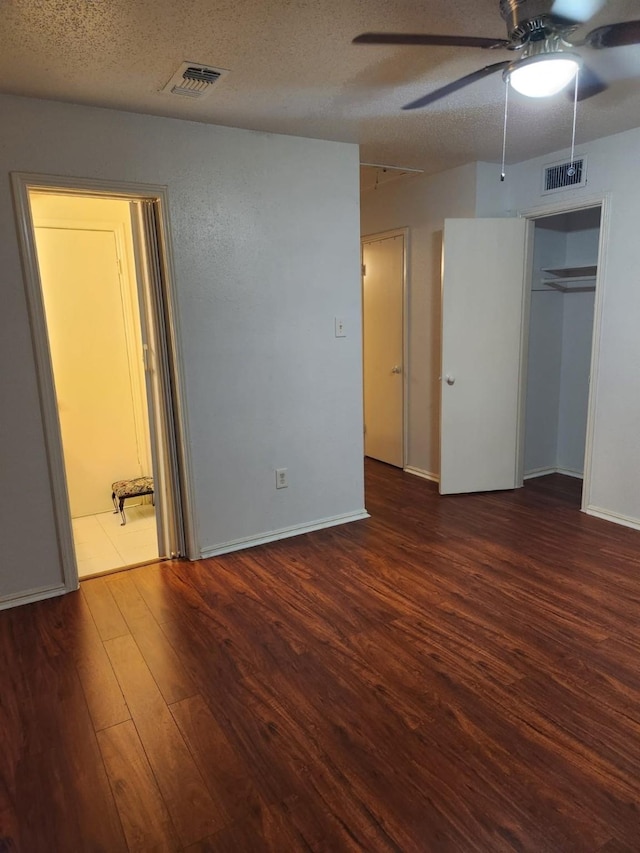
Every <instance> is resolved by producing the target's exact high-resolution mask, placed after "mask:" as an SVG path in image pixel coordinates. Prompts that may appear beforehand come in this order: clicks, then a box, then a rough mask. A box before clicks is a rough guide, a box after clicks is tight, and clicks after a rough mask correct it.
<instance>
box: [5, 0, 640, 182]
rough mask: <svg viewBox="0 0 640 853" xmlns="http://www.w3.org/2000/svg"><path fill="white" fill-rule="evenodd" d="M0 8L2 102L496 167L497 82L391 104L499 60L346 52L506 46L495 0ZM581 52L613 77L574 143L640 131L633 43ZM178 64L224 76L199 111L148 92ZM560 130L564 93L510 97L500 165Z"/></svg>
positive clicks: (603, 14) (618, 16) (619, 0)
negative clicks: (379, 39)
mask: <svg viewBox="0 0 640 853" xmlns="http://www.w3.org/2000/svg"><path fill="white" fill-rule="evenodd" d="M639 6H640V4H639V3H638V0H609V2H607V3H606V4H605V6H604V8H603V9H602V10H601V11H600V12H599V13H598V14H597V16H596V17H595V18H594V19H593V20H592V22H591V23H590V25H589V27H588V29H590V28H591V27H593V26H596V25H601V24H605V23H609V22H613V21H618V20H629V19H634V18H638V17H640V14H639V13H640V9H639ZM0 11H1V13H2V18H1V19H0V28H1V32H2V51H1V52H0V91H3V92H9V93H13V94H19V95H27V96H32V97H41V98H53V99H57V100H64V101H71V102H74V103H81V104H95V105H98V106H105V107H115V108H119V109H124V110H131V111H135V112H143V113H151V114H154V115H165V116H175V117H177V118H185V119H193V120H196V121H203V122H210V123H213V124H222V125H230V126H234V127H244V128H250V129H254V130H264V131H273V132H276V133H291V134H295V135H300V136H310V137H318V138H324V139H335V140H342V141H349V142H359V143H360V145H361V159H362V160H363V161H364V162H369V163H385V164H389V165H398V166H404V167H409V168H416V169H423V170H424V171H426V172H428V173H433V172H438V171H442V170H443V169H446V168H449V167H452V166H456V165H459V164H462V163H465V162H469V161H471V160H478V159H480V160H489V161H497V160H499V158H500V150H501V136H502V109H503V98H504V86H503V84H502V81H501V78H500V76H499V75H493V76H492V77H489V78H486V79H485V80H483V81H482V82H480V83H476V84H474V85H473V86H471V87H469V88H467V89H465V90H464V91H462V92H459V93H457V94H456V95H453V96H451V97H450V98H448V99H447V100H446V101H442V102H439V103H437V104H435V105H432V106H431V107H428V108H426V109H423V110H420V111H416V112H402V111H401V110H400V107H401V106H402V105H403V104H404V103H406V102H408V101H410V100H412V99H414V98H416V97H418V96H420V95H422V94H424V93H426V92H427V91H429V90H430V89H432V88H436V87H438V86H440V85H443V84H445V83H447V82H450V81H451V80H453V79H455V78H456V77H458V76H460V75H462V74H466V73H469V72H471V71H473V70H475V69H477V68H480V67H482V66H483V65H485V64H488V62H495V61H498V60H500V59H503V58H509V57H510V54H508V53H506V52H496V53H491V54H490V56H489V58H488V57H487V52H486V51H482V50H478V49H461V48H446V47H430V48H425V47H387V46H384V47H377V46H376V47H373V46H355V45H352V44H351V39H352V38H353V37H354V36H356V35H357V34H359V33H361V32H364V31H367V30H380V31H389V30H394V31H417V32H434V33H456V34H460V35H483V36H498V37H504V36H505V35H506V29H505V25H504V23H503V21H502V19H501V17H500V15H499V12H498V0H430V2H407V0H0ZM590 56H591V58H590V63H591V64H592V65H593V66H594V68H595V69H596V70H598V71H599V72H600V73H601V74H602V75H603V76H604V77H605V78H607V79H610V80H612V81H614V82H613V85H612V86H611V88H610V89H609V90H608V91H607V92H605V93H603V94H601V95H598V96H597V97H594V98H592V99H590V100H589V101H585V102H584V103H582V104H580V105H579V112H578V131H577V139H578V142H580V141H587V140H589V139H594V138H596V137H599V136H606V135H608V134H611V133H615V132H617V131H621V130H626V129H629V128H631V127H635V126H637V125H639V124H640V47H631V48H616V49H613V50H607V51H600V52H597V53H596V52H591V54H590ZM183 60H189V61H191V62H200V63H208V64H211V65H214V66H217V67H221V68H226V69H229V70H230V72H231V73H230V74H228V75H227V76H226V77H224V78H223V79H222V80H221V81H220V82H219V83H218V84H216V88H215V90H214V91H213V92H212V93H211V94H210V95H209V96H208V97H206V98H205V99H203V100H201V101H192V100H188V99H181V98H179V97H176V96H171V95H168V94H165V93H163V92H161V91H159V90H160V89H162V87H163V86H164V85H165V84H166V82H167V81H168V80H169V78H170V77H171V76H172V74H173V73H174V72H175V70H176V69H177V67H178V65H179V64H180V63H181V62H182V61H183ZM636 75H637V76H636ZM570 134H571V106H570V105H569V104H568V102H567V99H566V96H565V95H562V94H561V95H559V96H557V97H556V98H553V99H551V100H546V101H542V102H535V101H532V100H527V99H525V98H523V97H521V96H516V95H514V96H513V97H511V99H510V124H509V139H508V157H507V159H508V161H509V162H515V161H517V160H521V159H525V158H527V157H532V156H536V155H539V154H543V153H546V152H548V151H553V150H556V149H558V148H563V147H566V146H567V145H568V144H569V142H570Z"/></svg>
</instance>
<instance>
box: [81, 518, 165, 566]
mask: <svg viewBox="0 0 640 853" xmlns="http://www.w3.org/2000/svg"><path fill="white" fill-rule="evenodd" d="M125 514H126V516H127V523H126V524H125V526H124V527H121V526H120V521H121V518H120V515H119V514H118V515H115V514H114V513H113V512H103V513H100V514H99V515H85V516H83V517H82V518H74V519H73V521H72V524H73V541H74V543H75V548H76V560H77V562H78V574H79V576H80V577H81V578H86V577H88V576H89V575H95V574H100V573H101V572H106V571H109V570H110V569H119V568H122V566H130V565H132V564H134V563H142V562H144V561H145V560H153V559H154V558H157V556H158V538H157V534H156V517H155V509H154V507H153V506H152V505H151V504H150V503H149V504H140V506H129V505H126V506H125Z"/></svg>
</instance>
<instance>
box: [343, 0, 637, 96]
mask: <svg viewBox="0 0 640 853" xmlns="http://www.w3.org/2000/svg"><path fill="white" fill-rule="evenodd" d="M600 6H602V0H596V2H594V0H500V14H501V15H502V17H503V19H504V20H505V22H506V24H507V38H506V39H499V38H483V37H476V36H447V35H428V34H420V33H363V34H362V35H359V36H357V37H356V38H354V39H353V43H354V44H398V45H426V46H438V45H440V46H453V47H476V48H482V49H485V50H511V51H521V54H520V55H519V56H518V58H517V59H508V60H505V61H503V62H494V63H493V64H491V65H486V66H485V67H484V68H479V69H478V70H477V71H473V72H472V73H471V74H467V75H465V76H464V77H460V78H459V79H458V80H454V81H453V82H452V83H448V84H447V85H446V86H442V87H441V88H440V89H436V90H435V91H433V92H429V93H428V94H427V95H424V96H423V97H421V98H418V99H417V100H415V101H411V103H409V104H405V106H404V107H403V109H404V110H414V109H417V108H418V107H426V106H427V105H428V104H432V103H434V102H435V101H438V100H440V99H441V98H445V97H447V95H451V94H453V93H454V92H457V91H458V90H460V89H463V88H464V87H465V86H468V85H469V84H471V83H475V82H476V81H477V80H482V79H483V78H484V77H488V76H489V75H490V74H493V73H495V72H496V71H502V74H503V78H504V80H505V81H506V82H508V83H510V84H511V86H512V87H513V88H514V89H516V91H519V92H521V93H522V94H524V95H528V96H530V97H547V96H549V95H555V94H556V93H557V92H560V91H561V90H562V89H563V88H564V87H565V86H568V84H569V83H570V82H571V81H572V80H574V79H575V77H576V74H577V73H578V71H580V75H579V78H578V99H579V100H584V99H585V98H590V97H592V96H593V95H597V94H598V93H600V92H603V91H604V90H605V89H606V88H607V84H606V83H605V82H604V81H603V80H602V79H600V77H599V76H598V75H597V74H596V73H595V72H594V71H592V70H591V69H590V68H589V67H588V66H587V65H585V63H584V62H583V60H582V57H581V56H580V55H579V54H578V53H576V52H575V48H579V47H588V48H591V49H593V50H602V49H603V48H608V47H622V46H624V45H634V44H640V21H622V22H620V23H617V24H608V25H606V26H603V27H597V28H596V29H594V30H591V32H590V33H587V35H586V36H585V37H584V38H583V39H581V40H580V41H572V40H571V39H572V36H573V34H574V32H575V30H577V29H578V27H579V26H580V25H581V24H583V23H585V21H587V20H588V19H589V18H590V17H591V16H592V15H593V13H594V12H595V11H597V9H598V8H599V7H600Z"/></svg>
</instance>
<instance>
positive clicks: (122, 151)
mask: <svg viewBox="0 0 640 853" xmlns="http://www.w3.org/2000/svg"><path fill="white" fill-rule="evenodd" d="M0 121H1V123H2V127H3V142H2V148H1V149H0V170H1V171H2V172H3V173H4V175H5V180H4V182H3V183H2V186H1V187H0V269H2V271H3V310H2V312H0V364H2V365H3V369H2V372H1V374H0V399H1V400H2V410H3V414H2V418H0V453H1V454H2V459H1V464H0V534H1V536H2V542H3V557H2V561H3V562H2V575H1V579H0V596H1V597H3V598H5V599H7V598H9V597H11V596H19V595H20V594H21V593H23V592H25V591H27V590H34V589H36V588H39V587H51V586H55V585H56V584H59V583H60V582H61V566H60V561H59V556H58V553H57V547H56V538H55V530H54V521H53V510H52V503H51V494H50V487H49V482H48V473H47V464H46V459H45V450H44V442H43V432H42V421H41V417H40V410H39V404H38V392H37V385H36V376H35V370H34V360H33V354H32V348H31V341H30V332H29V323H28V318H27V310H26V301H25V295H24V289H23V280H22V271H21V265H20V256H19V251H18V243H17V236H16V224H15V217H14V211H13V204H12V198H11V194H10V186H9V181H8V179H7V173H8V172H10V171H13V170H16V171H26V172H41V173H48V174H60V175H78V176H86V177H91V178H101V179H111V180H118V181H137V182H142V183H150V184H164V185H167V186H168V193H169V200H170V201H169V207H170V209H169V217H170V225H171V230H172V237H173V240H172V242H173V252H174V259H175V271H176V289H177V293H178V311H179V317H178V330H179V335H180V339H181V342H182V354H181V355H182V361H183V365H184V373H185V380H186V389H185V391H186V403H187V415H188V441H189V446H190V451H191V455H192V462H193V477H194V497H195V512H196V528H197V537H198V541H199V544H200V547H201V549H202V550H204V551H206V550H208V549H212V548H215V547H216V546H221V545H224V544H225V543H229V542H234V541H237V540H242V539H244V538H252V537H258V536H260V535H262V534H268V533H270V532H272V531H278V530H282V529H284V528H290V527H295V526H296V525H308V524H313V523H315V522H319V521H320V520H322V519H326V518H329V517H334V516H343V515H344V516H350V515H353V514H357V513H359V512H361V511H362V508H363V473H362V390H361V388H362V363H361V296H360V260H359V229H358V150H357V147H356V146H355V145H348V144H342V143H333V142H323V141H316V140H311V139H300V138H295V137H288V136H276V135H270V134H264V133H253V132H250V131H242V130H236V129H232V128H224V127H213V126H209V125H204V124H197V123H190V122H185V121H179V120H173V119H165V118H156V117H151V116H142V115H135V114H130V113H123V112H117V111H111V110H101V109H94V108H89V107H81V106H74V105H69V104H62V103H54V102H48V101H37V100H32V99H22V98H15V97H10V96H2V97H0ZM336 315H338V316H341V317H343V318H344V319H345V323H346V328H347V337H346V338H340V339H336V338H335V337H334V317H335V316H336ZM7 366H9V367H7ZM277 467H287V468H288V469H289V482H290V485H289V488H288V489H281V490H278V491H276V489H275V473H274V469H275V468H277ZM26 508H28V511H27V509H26ZM34 529H37V530H38V536H34V535H33V531H34Z"/></svg>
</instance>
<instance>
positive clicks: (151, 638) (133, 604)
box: [107, 572, 197, 705]
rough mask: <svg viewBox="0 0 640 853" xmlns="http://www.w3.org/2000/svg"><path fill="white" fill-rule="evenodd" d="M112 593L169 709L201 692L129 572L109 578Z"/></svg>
mask: <svg viewBox="0 0 640 853" xmlns="http://www.w3.org/2000/svg"><path fill="white" fill-rule="evenodd" d="M107 581H108V586H109V590H110V591H111V594H112V595H113V598H114V600H115V602H116V604H117V605H118V607H119V609H120V612H121V613H122V615H123V616H124V619H125V622H126V623H127V627H128V628H129V631H130V632H131V634H132V635H133V637H134V639H135V641H136V644H137V646H138V648H139V649H140V652H141V653H142V656H143V658H144V660H145V663H146V664H147V666H148V667H149V669H150V671H151V674H152V675H153V677H154V678H155V680H156V683H157V685H158V687H159V688H160V691H161V693H162V695H163V697H164V699H165V702H166V703H167V704H168V705H171V704H173V703H174V702H179V701H180V700H181V699H186V698H187V697H188V696H193V695H194V694H195V693H196V692H197V691H196V688H195V686H194V684H193V682H192V680H191V679H190V678H189V675H188V673H187V672H186V671H185V669H184V667H183V666H182V665H181V663H180V661H179V660H178V657H177V655H176V653H175V652H174V650H173V648H172V646H171V644H170V643H169V642H168V641H167V638H166V637H165V635H164V634H163V632H162V629H161V628H160V625H159V624H158V623H157V622H156V620H155V618H154V616H153V615H152V613H151V611H150V610H149V608H148V607H147V605H146V603H145V602H144V599H143V598H142V596H141V595H140V593H139V591H138V588H137V587H136V584H135V581H134V579H133V577H132V576H131V575H129V574H128V573H126V572H120V573H118V574H117V575H112V576H111V577H109V578H107Z"/></svg>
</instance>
